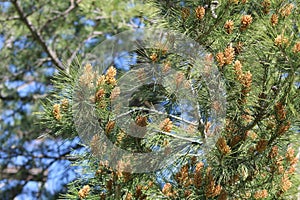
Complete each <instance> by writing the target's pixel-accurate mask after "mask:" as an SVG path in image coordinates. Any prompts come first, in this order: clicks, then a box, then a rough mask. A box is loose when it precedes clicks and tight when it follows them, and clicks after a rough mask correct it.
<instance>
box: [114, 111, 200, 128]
mask: <svg viewBox="0 0 300 200" xmlns="http://www.w3.org/2000/svg"><path fill="white" fill-rule="evenodd" d="M136 111H148V112H152V113H156V114H159V115H167V116H169V117H172V118H174V119H177V120H180V121H182V122H185V123H187V124H190V125H193V126H198V124H197V123H194V122H190V121H188V120H185V119H183V118H182V117H177V116H175V115H172V114H168V113H164V112H161V111H158V110H154V109H149V108H144V107H138V108H134V109H132V110H129V111H128V112H126V113H122V114H120V115H118V116H116V117H115V118H114V119H113V120H116V119H118V118H121V117H124V116H126V115H129V114H130V113H133V112H136Z"/></svg>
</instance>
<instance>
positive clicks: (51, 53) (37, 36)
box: [12, 0, 65, 70]
mask: <svg viewBox="0 0 300 200" xmlns="http://www.w3.org/2000/svg"><path fill="white" fill-rule="evenodd" d="M12 3H13V5H14V6H15V8H16V10H17V12H18V15H19V16H20V19H21V21H23V23H24V24H25V25H26V26H27V28H28V29H29V31H30V32H31V34H32V35H33V37H34V38H35V39H37V41H38V43H39V44H40V45H41V46H42V48H43V49H44V50H45V52H46V53H47V54H48V56H49V57H50V58H51V60H52V62H53V63H54V64H55V65H56V66H57V67H58V68H59V69H61V70H64V69H65V68H64V66H63V64H62V63H61V62H60V60H59V59H58V57H57V55H56V53H55V52H54V51H53V50H52V49H50V48H49V47H48V46H47V44H46V42H45V40H44V39H43V38H42V35H41V33H40V32H39V31H38V30H37V29H36V28H35V27H34V25H33V24H32V22H31V21H30V20H29V19H28V18H27V17H26V15H25V13H24V12H23V9H22V8H21V6H20V4H19V3H18V2H17V0H13V1H12Z"/></svg>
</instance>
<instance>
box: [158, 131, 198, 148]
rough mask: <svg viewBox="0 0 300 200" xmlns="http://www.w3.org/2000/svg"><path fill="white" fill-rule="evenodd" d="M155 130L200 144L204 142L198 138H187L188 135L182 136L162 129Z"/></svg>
mask: <svg viewBox="0 0 300 200" xmlns="http://www.w3.org/2000/svg"><path fill="white" fill-rule="evenodd" d="M155 132H157V133H161V134H164V135H167V136H170V137H173V138H177V139H181V140H185V141H187V142H191V143H194V144H200V145H202V144H203V142H201V141H200V140H199V139H198V138H187V137H183V136H180V135H175V134H172V133H169V132H165V131H161V130H155Z"/></svg>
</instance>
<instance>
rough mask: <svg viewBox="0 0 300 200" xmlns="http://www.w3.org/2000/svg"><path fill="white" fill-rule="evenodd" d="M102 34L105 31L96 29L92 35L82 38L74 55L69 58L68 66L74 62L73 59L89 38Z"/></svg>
mask: <svg viewBox="0 0 300 200" xmlns="http://www.w3.org/2000/svg"><path fill="white" fill-rule="evenodd" d="M102 34H103V32H101V31H94V32H92V33H91V34H90V35H88V37H87V38H86V39H84V40H82V42H80V44H78V45H77V48H76V49H75V51H73V53H72V55H71V56H70V58H69V59H68V60H67V66H69V65H70V64H71V63H72V61H73V60H74V58H75V57H76V55H77V53H78V51H79V50H80V49H81V48H82V47H83V46H84V45H85V43H86V42H87V41H88V40H90V39H92V38H94V37H96V36H98V35H102Z"/></svg>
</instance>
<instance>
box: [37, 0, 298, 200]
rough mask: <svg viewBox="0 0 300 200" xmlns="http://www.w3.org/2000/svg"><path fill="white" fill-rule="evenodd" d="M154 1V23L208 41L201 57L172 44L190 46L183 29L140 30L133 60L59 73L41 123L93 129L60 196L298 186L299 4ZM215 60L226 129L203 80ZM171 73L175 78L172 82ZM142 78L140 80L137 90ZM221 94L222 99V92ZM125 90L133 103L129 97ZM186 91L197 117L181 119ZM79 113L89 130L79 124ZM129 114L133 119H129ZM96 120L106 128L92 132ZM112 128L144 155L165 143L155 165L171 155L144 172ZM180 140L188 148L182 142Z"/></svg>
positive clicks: (255, 194)
mask: <svg viewBox="0 0 300 200" xmlns="http://www.w3.org/2000/svg"><path fill="white" fill-rule="evenodd" d="M149 5H150V6H151V7H153V8H154V10H155V15H154V16H151V17H150V16H147V17H145V19H146V20H145V23H146V27H147V26H148V27H150V26H152V27H156V28H157V27H159V28H161V29H162V28H165V29H168V30H172V31H171V32H174V33H176V32H177V33H181V34H183V35H184V36H185V37H187V38H190V39H192V40H193V41H195V42H196V43H197V44H198V45H199V46H196V47H197V48H198V47H199V48H198V49H200V48H201V50H202V49H203V52H205V53H203V55H198V56H202V57H203V58H199V60H200V61H201V62H202V63H197V62H190V61H189V60H187V59H185V58H184V57H180V56H178V55H176V52H175V53H174V52H172V51H171V50H172V48H178V49H180V48H181V46H180V45H183V46H182V48H183V47H185V46H184V44H183V43H180V38H179V37H176V36H177V35H176V34H175V37H174V38H172V37H171V36H170V38H168V40H167V41H166V43H163V42H158V43H156V44H152V46H150V47H144V46H143V45H142V43H143V41H139V40H137V41H136V42H137V46H138V47H140V48H138V49H136V50H134V51H133V52H129V54H128V55H127V57H128V59H129V60H130V59H132V58H134V57H136V62H133V63H131V64H130V70H129V71H128V70H124V69H122V67H117V66H116V63H115V62H112V64H109V65H107V64H106V63H104V64H103V63H91V64H87V63H84V62H83V61H80V60H78V61H77V62H74V63H73V65H72V66H71V68H70V71H69V73H65V72H61V73H60V74H59V75H57V76H56V78H55V79H54V84H55V85H56V91H55V93H54V94H55V95H54V96H53V98H50V99H49V100H48V102H47V103H45V106H44V107H45V113H44V116H43V123H44V124H46V125H47V126H48V127H49V128H50V129H51V130H52V133H51V134H53V135H62V136H63V137H65V138H72V137H76V136H77V135H78V134H79V135H81V136H82V135H83V134H87V135H86V138H85V139H83V140H85V142H86V141H89V142H88V144H87V148H86V152H85V153H83V154H79V155H77V157H76V159H77V161H76V162H75V163H74V164H76V165H79V166H81V167H82V168H83V170H82V173H83V176H82V178H81V179H78V180H76V181H74V182H72V183H71V184H70V185H69V190H68V194H66V195H63V196H62V198H66V199H78V198H79V199H220V200H221V199H288V198H291V195H295V194H296V193H297V175H296V163H297V161H298V158H297V156H296V152H295V150H296V147H297V145H298V144H297V142H296V141H295V139H296V137H297V133H298V132H299V111H300V110H299V109H300V108H299V102H300V99H299V96H300V95H299V72H300V71H299V69H300V68H299V63H300V62H299V61H300V38H299V29H298V28H299V25H300V20H299V17H298V16H299V14H300V13H299V8H298V7H299V3H298V2H296V1H295V2H294V1H292V2H290V1H277V0H274V1H272V0H263V1H262V0H260V1H251V0H248V1H247V0H243V1H234V0H223V1H151V2H148V4H147V6H149ZM143 17H144V16H143ZM153 35H154V37H155V34H153ZM157 39H158V40H157V41H160V40H159V38H157ZM176 45H177V46H178V45H179V46H180V47H174V46H176ZM191 49H192V48H191ZM185 50H187V48H185ZM101 53H103V52H100V53H99V54H100V55H101ZM100 60H101V59H100ZM196 60H197V59H196ZM141 64H142V65H143V66H144V67H141ZM97 65H104V66H101V67H99V66H97ZM106 65H107V66H106ZM200 65H201V66H202V67H203V69H204V71H201V70H199V66H200ZM97 67H98V68H100V69H101V70H100V71H98V73H96V72H97V71H95V70H94V69H95V68H96V69H98V68H97ZM149 68H150V69H149ZM214 68H216V69H217V71H218V74H219V75H220V77H219V78H220V79H221V80H223V82H224V88H225V90H226V116H225V122H224V123H225V125H224V127H223V128H222V129H220V130H218V129H216V127H215V125H214V124H213V123H212V119H211V118H212V115H213V114H214V113H217V114H218V113H220V112H221V109H222V106H221V105H219V104H218V102H216V101H214V98H213V97H214V95H213V94H214V93H213V91H212V90H211V87H209V84H210V83H208V82H207V80H208V79H205V76H208V77H209V75H208V74H209V72H210V73H211V71H212V70H213V69H214ZM148 69H149V71H147V70H148ZM128 74H129V75H128ZM151 74H155V75H151ZM169 74H170V75H171V77H172V78H171V79H167V80H168V81H169V80H171V82H168V81H164V80H165V77H168V75H169ZM149 77H151V78H150V79H151V80H150V79H149ZM210 79H211V83H214V81H215V80H212V78H211V77H210ZM124 80H125V81H124ZM126 81H127V82H126ZM134 83H142V84H141V86H140V87H138V88H134V92H130V91H131V89H133V86H132V84H134ZM188 91H190V93H189V92H188ZM126 95H127V96H126ZM193 95H195V96H193ZM219 95H220V96H219V97H218V98H217V99H220V98H221V96H222V95H223V94H219ZM189 96H191V98H189ZM54 97H55V98H54ZM74 97H75V98H78V99H74ZM124 97H128V98H127V99H126V102H127V101H128V102H129V104H126V105H125V106H124V104H123V103H122V100H123V99H124ZM122 98H123V99H122ZM80 99H88V100H87V101H80ZM181 100H185V102H186V101H187V102H189V103H188V104H189V106H192V107H193V108H197V109H196V110H197V114H199V118H197V119H198V120H199V121H198V122H197V123H192V122H190V121H188V120H186V119H184V118H182V113H186V112H187V110H188V109H189V107H184V105H185V104H186V103H183V102H182V101H181ZM78 102H80V103H78ZM120 102H121V103H120ZM178 107H180V108H181V109H179V110H178ZM89 108H95V113H96V114H90V113H87V112H85V111H86V110H88V109H89ZM74 112H75V115H76V116H77V117H78V118H79V119H83V118H86V117H88V119H89V121H92V120H93V117H95V119H96V120H97V124H93V123H87V124H86V126H84V124H80V123H81V122H80V121H76V120H74ZM191 113H192V112H191ZM191 115H192V116H194V115H193V114H191ZM78 123H79V124H80V125H81V129H76V126H78ZM131 125H132V126H133V127H134V128H133V129H126V127H131ZM95 127H97V128H99V129H98V130H99V132H98V133H96V134H91V135H88V134H89V133H94V132H93V128H95ZM212 129H213V130H214V132H212V131H211V130H212ZM101 130H102V131H101ZM149 130H150V131H149ZM78 131H80V132H78ZM134 131H136V132H137V134H138V135H133V134H132V133H133V132H134ZM149 133H150V134H149ZM141 135H142V136H144V137H137V136H141ZM104 136H105V137H104ZM103 138H107V139H109V141H110V142H111V143H113V144H114V145H115V146H117V147H119V148H121V149H124V150H126V151H130V152H133V153H136V154H135V155H140V154H138V153H149V152H156V151H158V150H160V151H164V153H165V154H164V155H165V156H164V157H163V159H162V160H159V159H156V160H155V161H154V163H153V162H152V161H149V160H148V161H147V163H146V165H152V164H153V166H151V167H153V168H155V166H156V165H159V163H160V162H161V163H167V164H166V165H165V166H163V167H161V166H159V167H158V168H157V169H156V168H155V169H156V170H155V171H149V172H147V173H137V169H135V168H134V164H136V162H138V161H140V158H139V157H137V158H135V157H134V158H133V157H122V156H119V154H114V153H115V151H114V150H115V149H112V148H111V146H110V145H109V142H108V141H107V140H104V139H103ZM211 138H212V139H211ZM174 144H181V145H183V146H184V147H186V148H185V149H184V150H182V149H180V151H178V152H177V150H178V149H176V148H175V149H172V147H173V145H174ZM207 149H209V151H208V152H207V151H206V150H207ZM172 150H173V151H172ZM178 153H180V154H181V155H180V156H178V155H177V154H178ZM103 154H104V155H103ZM175 155H176V156H175ZM105 157H108V160H109V161H108V160H105V159H104V158H105ZM113 158H114V159H113ZM142 161H146V160H142ZM143 164H145V163H141V164H140V165H139V164H138V165H137V166H144V165H143ZM112 166H114V167H112ZM145 167H149V166H145Z"/></svg>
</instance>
